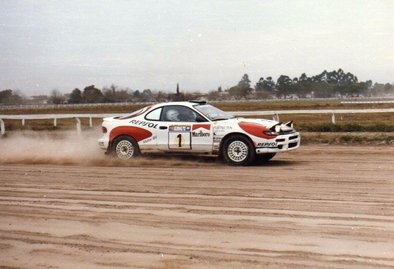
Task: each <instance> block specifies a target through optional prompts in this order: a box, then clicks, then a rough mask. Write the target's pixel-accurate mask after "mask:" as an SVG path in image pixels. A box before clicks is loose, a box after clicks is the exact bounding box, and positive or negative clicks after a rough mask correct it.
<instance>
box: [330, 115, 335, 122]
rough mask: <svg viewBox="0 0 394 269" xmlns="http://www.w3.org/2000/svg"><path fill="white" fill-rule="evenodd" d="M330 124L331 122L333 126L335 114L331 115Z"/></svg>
mask: <svg viewBox="0 0 394 269" xmlns="http://www.w3.org/2000/svg"><path fill="white" fill-rule="evenodd" d="M331 122H332V124H335V114H334V112H333V113H332V115H331Z"/></svg>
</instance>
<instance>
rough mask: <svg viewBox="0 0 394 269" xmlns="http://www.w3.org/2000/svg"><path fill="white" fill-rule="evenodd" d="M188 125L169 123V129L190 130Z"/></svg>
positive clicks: (176, 130)
mask: <svg viewBox="0 0 394 269" xmlns="http://www.w3.org/2000/svg"><path fill="white" fill-rule="evenodd" d="M191 129H192V128H191V126H190V125H170V126H169V130H170V132H190V131H191Z"/></svg>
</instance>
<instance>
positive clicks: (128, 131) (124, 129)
mask: <svg viewBox="0 0 394 269" xmlns="http://www.w3.org/2000/svg"><path fill="white" fill-rule="evenodd" d="M120 135H128V136H131V137H133V138H134V139H135V140H136V141H137V142H139V141H141V140H144V139H147V138H149V137H151V136H152V133H151V132H149V131H148V130H146V129H143V128H140V127H136V126H119V127H116V128H114V129H112V130H111V133H110V134H109V140H110V141H111V142H112V140H113V139H114V138H116V137H118V136H120Z"/></svg>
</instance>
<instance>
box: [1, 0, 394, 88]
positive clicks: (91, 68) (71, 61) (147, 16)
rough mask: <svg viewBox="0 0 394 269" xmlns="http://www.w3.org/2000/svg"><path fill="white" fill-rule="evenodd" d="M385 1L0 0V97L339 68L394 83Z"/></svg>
mask: <svg viewBox="0 0 394 269" xmlns="http://www.w3.org/2000/svg"><path fill="white" fill-rule="evenodd" d="M393 10H394V0H380V1H379V0H368V1H366V0H364V1H363V0H351V1H350V0H320V1H318V0H287V1H284V0H272V1H271V0H260V1H257V0H239V1H236V0H195V1H193V0H188V1H184V0H183V1H182V0H163V1H160V0H157V1H151V0H145V1H136V0H127V1H126V0H91V1H90V0H67V1H64V0H61V1H56V0H51V1H50V0H30V1H29V0H0V91H1V90H5V89H13V90H19V91H21V92H22V93H25V94H26V95H39V94H49V93H50V92H51V91H52V90H54V89H57V90H59V91H61V92H63V93H69V92H71V91H72V90H73V89H74V88H79V89H83V88H84V87H85V86H88V85H95V86H96V87H98V88H102V87H106V86H107V87H109V86H110V85H112V84H114V85H117V86H118V87H121V88H130V89H132V90H137V89H138V90H143V89H151V90H164V91H175V89H176V84H177V83H179V86H180V90H181V91H201V92H207V91H210V90H216V89H218V87H219V86H221V87H222V88H223V89H226V88H229V87H232V86H234V85H236V84H237V83H238V82H239V81H240V80H241V78H242V76H243V74H245V73H247V74H248V75H249V78H250V80H251V82H252V86H253V85H255V83H256V82H257V81H258V80H259V78H260V77H268V76H272V77H273V78H274V79H277V78H278V77H279V76H280V75H282V74H284V75H288V76H290V77H292V78H293V77H299V76H300V75H301V74H302V73H304V72H305V73H306V74H307V75H309V76H313V75H316V74H319V73H321V72H322V71H323V70H327V71H332V70H337V69H339V68H342V69H343V70H344V71H346V72H351V73H353V74H354V75H356V76H358V78H359V81H366V80H369V79H371V80H372V81H373V82H381V83H386V82H389V83H393V82H394V15H393V14H394V13H393Z"/></svg>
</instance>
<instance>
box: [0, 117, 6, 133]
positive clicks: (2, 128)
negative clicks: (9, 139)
mask: <svg viewBox="0 0 394 269" xmlns="http://www.w3.org/2000/svg"><path fill="white" fill-rule="evenodd" d="M0 135H5V125H4V121H3V120H2V119H0Z"/></svg>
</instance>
